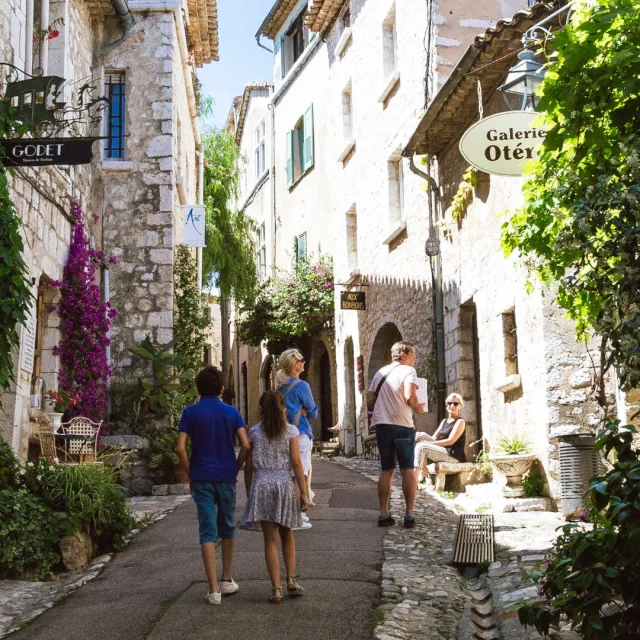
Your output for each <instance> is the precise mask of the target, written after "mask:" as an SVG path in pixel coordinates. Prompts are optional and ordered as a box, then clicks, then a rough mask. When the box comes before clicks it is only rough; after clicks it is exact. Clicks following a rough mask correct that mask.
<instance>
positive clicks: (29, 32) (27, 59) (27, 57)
mask: <svg viewBox="0 0 640 640" xmlns="http://www.w3.org/2000/svg"><path fill="white" fill-rule="evenodd" d="M25 32H26V35H25V38H26V40H25V48H24V69H25V71H26V72H27V73H33V0H27V19H26V24H25Z"/></svg>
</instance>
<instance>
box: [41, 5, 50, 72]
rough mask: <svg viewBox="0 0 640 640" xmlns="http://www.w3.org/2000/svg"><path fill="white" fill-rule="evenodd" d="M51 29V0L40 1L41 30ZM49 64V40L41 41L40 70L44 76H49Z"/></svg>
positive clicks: (43, 39)
mask: <svg viewBox="0 0 640 640" xmlns="http://www.w3.org/2000/svg"><path fill="white" fill-rule="evenodd" d="M48 28H49V0H40V29H42V31H46V30H47V29H48ZM48 62H49V40H48V38H41V39H40V68H41V69H42V75H43V76H46V75H47V67H48Z"/></svg>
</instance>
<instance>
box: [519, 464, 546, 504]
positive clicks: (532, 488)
mask: <svg viewBox="0 0 640 640" xmlns="http://www.w3.org/2000/svg"><path fill="white" fill-rule="evenodd" d="M544 484H545V480H544V475H542V473H541V472H540V469H538V467H537V466H536V467H533V468H532V469H531V471H529V473H528V474H527V475H526V477H525V478H524V479H523V480H522V487H523V489H524V497H525V498H536V497H538V496H541V495H542V494H543V492H544Z"/></svg>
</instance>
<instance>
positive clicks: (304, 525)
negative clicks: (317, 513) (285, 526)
mask: <svg viewBox="0 0 640 640" xmlns="http://www.w3.org/2000/svg"><path fill="white" fill-rule="evenodd" d="M311 527H313V525H312V524H311V523H310V522H304V521H303V522H302V526H300V527H293V530H294V531H300V530H301V529H311Z"/></svg>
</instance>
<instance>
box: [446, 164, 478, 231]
mask: <svg viewBox="0 0 640 640" xmlns="http://www.w3.org/2000/svg"><path fill="white" fill-rule="evenodd" d="M477 184H478V170H477V169H476V168H475V167H467V170H466V171H465V172H464V175H463V176H462V180H461V181H460V184H459V185H458V190H457V191H456V195H455V196H453V201H452V202H451V217H452V218H453V219H454V220H455V221H456V222H458V223H460V222H462V218H464V214H465V213H466V211H467V207H468V206H469V202H470V201H471V196H472V195H473V188H474V187H475V186H476V185H477Z"/></svg>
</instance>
